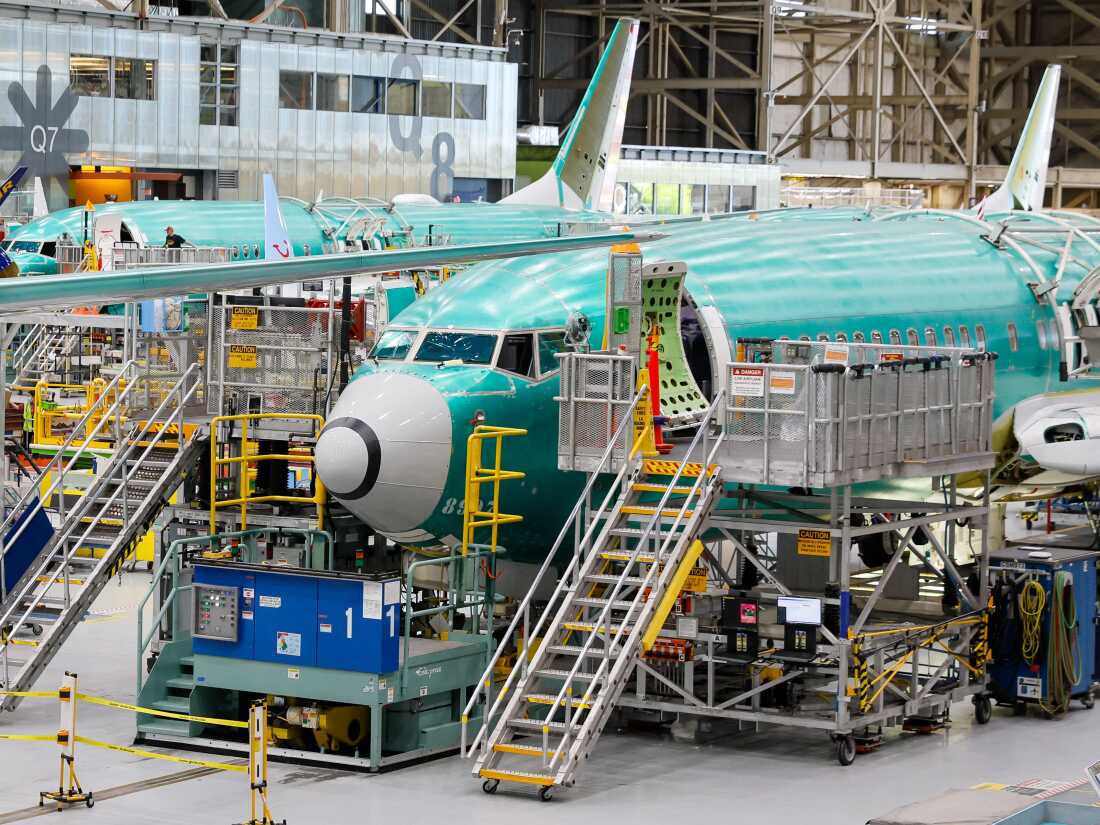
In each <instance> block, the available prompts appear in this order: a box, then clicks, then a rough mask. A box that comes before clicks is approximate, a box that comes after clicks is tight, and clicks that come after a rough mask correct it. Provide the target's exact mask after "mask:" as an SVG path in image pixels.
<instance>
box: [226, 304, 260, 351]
mask: <svg viewBox="0 0 1100 825" xmlns="http://www.w3.org/2000/svg"><path fill="white" fill-rule="evenodd" d="M259 325H260V308H259V307H230V308H229V326H230V328H231V329H256V327H258V326H259ZM253 366H255V365H253Z"/></svg>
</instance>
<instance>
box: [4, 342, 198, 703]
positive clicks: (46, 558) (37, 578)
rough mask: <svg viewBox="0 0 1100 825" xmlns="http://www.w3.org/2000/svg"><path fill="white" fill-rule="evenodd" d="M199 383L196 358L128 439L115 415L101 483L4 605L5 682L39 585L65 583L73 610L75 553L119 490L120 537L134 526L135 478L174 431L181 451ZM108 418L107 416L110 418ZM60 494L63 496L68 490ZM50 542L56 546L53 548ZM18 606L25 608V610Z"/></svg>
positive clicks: (144, 502) (45, 588)
mask: <svg viewBox="0 0 1100 825" xmlns="http://www.w3.org/2000/svg"><path fill="white" fill-rule="evenodd" d="M200 384H201V370H200V368H199V365H198V364H193V365H192V366H191V368H190V369H188V370H187V372H186V373H184V375H183V376H182V377H181V378H180V379H179V381H177V382H176V384H175V386H174V387H173V388H172V391H171V392H170V393H168V394H167V395H166V396H165V398H164V400H162V401H161V403H160V405H159V406H158V407H157V409H156V410H154V411H153V413H152V414H151V415H150V416H149V417H148V418H147V419H145V420H144V421H143V422H136V423H135V424H134V425H133V427H132V429H131V431H130V433H127V434H126V437H125V441H124V439H123V434H122V432H121V426H120V424H119V417H118V416H115V417H114V422H115V433H116V441H115V444H116V447H117V450H116V453H115V456H114V458H113V459H112V461H111V463H110V464H109V465H108V467H107V468H106V469H105V470H104V472H103V473H102V475H100V476H99V478H98V479H97V480H96V483H95V484H94V485H93V486H92V487H91V488H90V489H89V490H88V492H87V493H86V494H85V495H84V496H83V497H81V499H80V501H79V502H78V503H77V505H76V506H75V507H74V509H73V511H72V512H71V514H70V515H69V517H68V519H67V520H66V521H64V522H63V523H62V527H61V528H60V529H59V530H58V531H57V532H55V533H54V537H53V539H51V542H50V544H49V545H48V546H47V552H45V553H44V555H43V557H42V558H41V559H40V561H39V564H38V565H37V567H35V565H32V566H31V568H30V569H28V571H27V573H25V574H24V575H23V577H22V578H21V579H20V581H19V583H17V585H16V587H15V588H13V593H14V594H15V595H14V597H13V598H12V599H11V601H10V604H9V606H8V608H7V609H6V610H5V611H4V614H3V616H0V627H3V628H6V629H7V635H6V636H5V638H4V639H2V640H0V651H2V654H3V662H2V664H3V672H4V684H5V685H7V684H10V674H9V665H10V662H9V656H8V652H9V648H10V644H8V641H9V640H13V639H14V637H15V636H16V635H17V634H18V633H19V632H20V631H21V630H22V629H23V628H24V627H26V626H27V625H28V624H31V623H32V622H31V618H30V617H31V614H32V613H33V612H34V611H35V610H36V609H37V608H38V604H37V601H38V600H37V599H36V598H34V597H33V591H34V590H35V589H36V588H37V589H40V590H41V592H43V593H45V592H49V591H50V589H51V588H53V587H54V586H55V585H61V586H62V592H63V602H62V605H63V610H62V615H64V613H65V612H66V611H68V609H69V608H70V607H71V605H72V599H73V596H72V592H71V587H70V583H71V580H70V575H69V566H70V561H71V559H72V557H73V556H74V555H75V554H76V552H77V550H78V549H79V548H80V547H82V546H85V545H86V544H87V542H88V537H89V536H90V535H91V534H92V533H93V532H94V531H95V530H96V529H97V528H98V527H100V525H101V524H102V523H103V520H104V518H106V517H108V516H107V513H109V512H110V511H111V509H112V508H113V507H116V506H118V499H119V496H120V495H121V496H122V508H123V513H122V518H121V521H122V525H123V529H122V531H121V532H120V534H119V539H116V542H117V541H119V540H122V538H123V536H124V535H125V533H126V531H127V530H129V529H132V528H133V524H132V522H131V514H130V512H129V505H128V494H129V489H130V483H131V482H132V481H133V480H134V477H135V476H136V475H137V474H138V473H139V472H140V471H141V469H142V466H143V464H144V463H145V462H146V460H147V459H148V457H149V455H150V454H151V453H152V451H153V450H155V449H157V447H158V446H159V445H160V444H161V442H162V441H164V440H165V437H166V436H168V435H175V436H176V438H177V441H176V445H175V446H176V447H177V448H178V449H179V450H180V451H182V450H183V443H184V438H185V433H186V431H187V428H186V421H185V419H184V410H185V409H186V408H187V406H188V404H189V402H191V401H192V399H193V398H194V396H195V393H196V392H197V391H198V389H199V386H200ZM134 386H136V382H135V383H134V384H131V385H128V386H126V387H125V388H124V389H123V390H122V391H121V392H120V393H119V394H118V398H117V400H116V401H115V404H116V405H117V404H121V403H122V402H123V401H124V400H125V399H126V397H127V394H128V393H129V392H130V391H131V390H132V388H133V387H134ZM170 400H174V401H175V409H174V410H173V411H172V412H170V413H169V414H168V415H166V416H165V415H164V413H165V410H166V408H167V407H168V406H169V401H170ZM104 420H106V418H105V419H104ZM101 423H102V422H101ZM167 444H168V442H165V446H167ZM142 447H144V449H142V451H141V454H140V455H138V456H136V457H135V456H134V455H133V454H132V448H133V449H140V448H142ZM111 486H114V491H113V492H111V493H110V495H109V496H107V498H106V499H105V500H102V501H101V500H100V499H101V494H102V493H104V492H106V489H107V488H108V487H111ZM161 494H162V491H161V490H159V489H158V488H157V487H156V486H153V487H151V488H150V489H149V491H148V492H147V493H146V494H145V496H144V497H143V498H142V499H141V500H140V502H139V503H138V505H137V506H136V507H135V508H134V514H135V515H136V514H137V513H140V512H143V511H144V510H145V509H146V508H147V507H148V506H149V504H150V503H151V501H152V500H153V499H154V497H156V496H159V495H161ZM59 498H61V499H63V498H64V496H61V497H59ZM93 502H94V503H95V504H96V506H97V507H98V510H97V512H96V513H95V514H94V515H91V516H89V517H88V520H87V521H84V518H85V516H88V511H89V509H90V508H91V505H92V503H93ZM28 521H29V520H28ZM82 527H83V528H84V530H83V533H81V534H80V536H79V538H77V539H76V540H75V541H73V540H72V539H73V536H74V534H76V533H77V532H78V531H79V530H80V528H82ZM50 548H53V549H52V550H51V549H50ZM58 551H60V554H61V558H60V560H59V561H60V563H56V562H57V561H58V559H57V553H58ZM51 566H56V569H55V570H54V571H53V572H50V567H51ZM28 597H30V598H29V603H28V604H27V606H26V607H25V608H24V607H22V602H23V601H24V599H28ZM19 611H22V612H21V613H20V612H19ZM16 614H18V617H17V618H13V617H15V616H16ZM59 621H60V617H59Z"/></svg>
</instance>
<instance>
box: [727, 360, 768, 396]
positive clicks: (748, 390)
mask: <svg viewBox="0 0 1100 825" xmlns="http://www.w3.org/2000/svg"><path fill="white" fill-rule="evenodd" d="M730 395H750V396H758V397H763V395H764V368H763V367H732V368H731V369H730Z"/></svg>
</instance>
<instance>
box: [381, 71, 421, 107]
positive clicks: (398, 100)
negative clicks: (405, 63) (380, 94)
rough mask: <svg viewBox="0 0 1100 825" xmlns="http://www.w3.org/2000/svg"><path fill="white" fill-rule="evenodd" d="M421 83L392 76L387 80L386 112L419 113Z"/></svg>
mask: <svg viewBox="0 0 1100 825" xmlns="http://www.w3.org/2000/svg"><path fill="white" fill-rule="evenodd" d="M419 85H420V84H419V83H417V82H416V81H415V80H401V79H399V78H396V77H391V78H390V79H389V80H387V81H386V114H390V115H417V114H419V113H420V110H419V107H418V106H417V102H418V98H419V96H420V94H419V93H420V90H419V89H418V88H417V87H418V86H419Z"/></svg>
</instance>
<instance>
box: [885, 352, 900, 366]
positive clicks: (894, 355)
mask: <svg viewBox="0 0 1100 825" xmlns="http://www.w3.org/2000/svg"><path fill="white" fill-rule="evenodd" d="M879 360H880V361H882V363H884V364H890V363H896V362H898V361H904V360H905V356H904V355H903V354H902V353H900V352H884V353H882V355H881V356H879Z"/></svg>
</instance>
